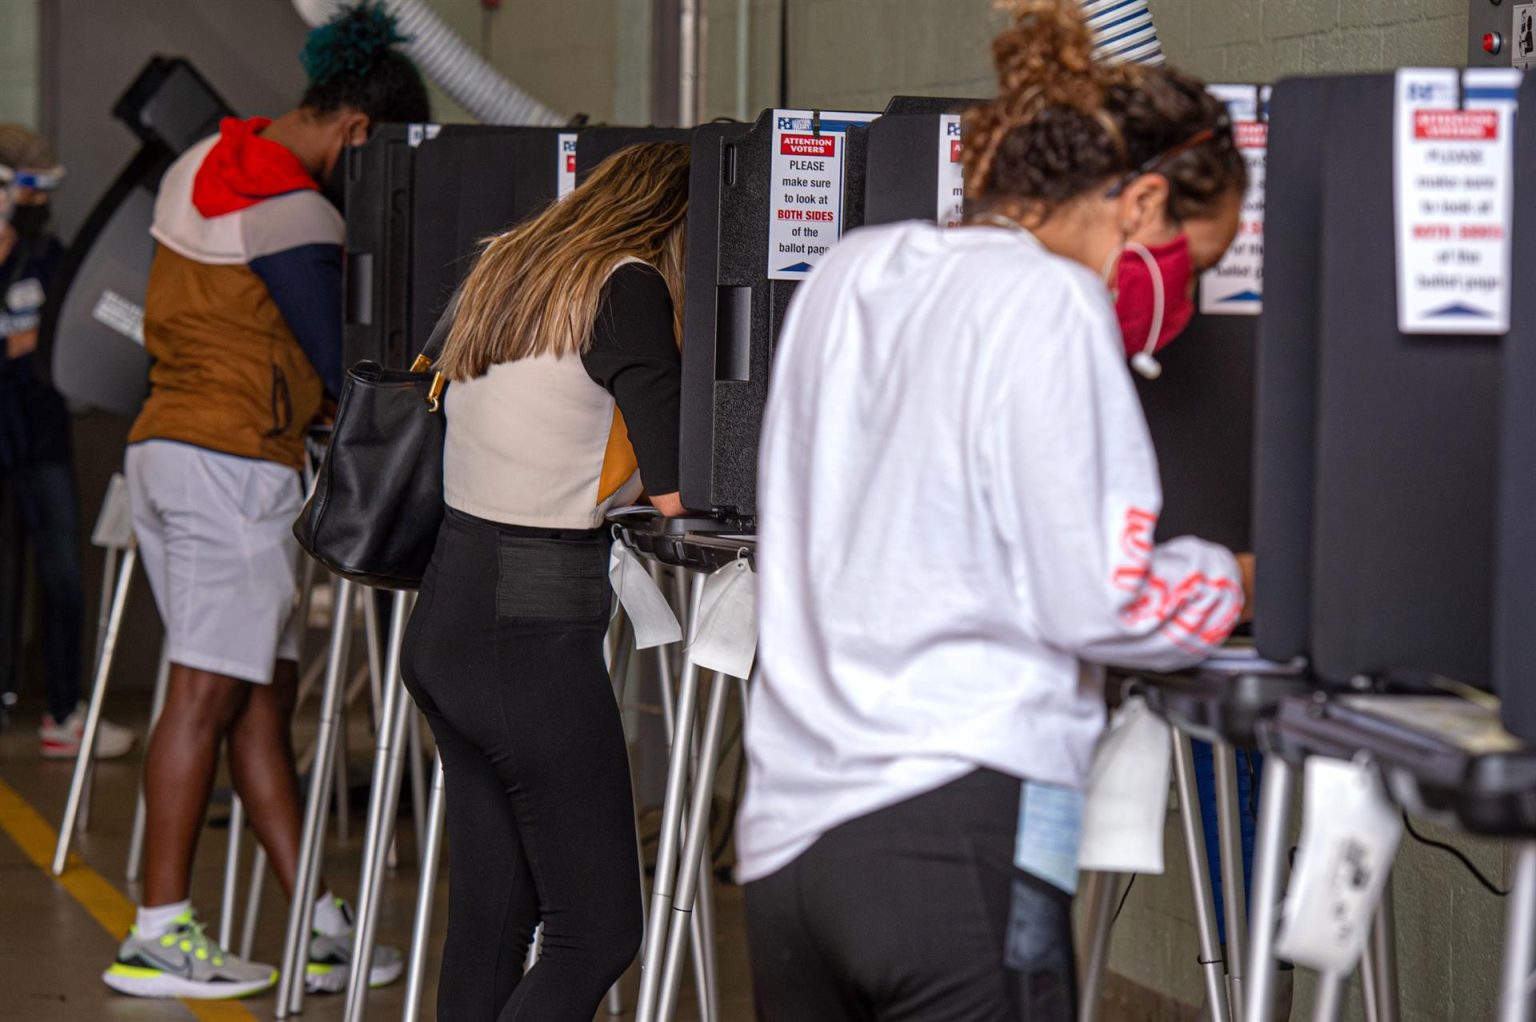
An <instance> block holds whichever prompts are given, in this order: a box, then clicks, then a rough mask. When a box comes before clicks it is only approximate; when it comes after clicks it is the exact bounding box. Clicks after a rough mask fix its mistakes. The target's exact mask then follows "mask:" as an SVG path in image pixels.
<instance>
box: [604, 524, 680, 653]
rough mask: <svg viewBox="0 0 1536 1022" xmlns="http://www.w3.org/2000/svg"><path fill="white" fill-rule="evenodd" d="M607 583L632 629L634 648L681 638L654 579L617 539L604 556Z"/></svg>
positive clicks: (677, 626)
mask: <svg viewBox="0 0 1536 1022" xmlns="http://www.w3.org/2000/svg"><path fill="white" fill-rule="evenodd" d="M608 580H609V581H610V582H611V583H613V592H614V595H616V596H617V597H618V598H619V603H620V604H622V605H623V607H624V613H625V614H628V615H629V623H630V624H631V625H632V626H633V627H634V629H635V648H636V649H651V648H653V647H656V646H665V645H666V644H667V643H669V642H677V641H678V640H679V639H681V638H682V637H683V626H682V625H680V624H678V622H677V615H676V614H674V613H673V612H672V605H671V604H670V603H668V602H667V598H666V597H665V596H663V595H662V594H661V590H660V589H659V588H657V586H656V580H655V579H654V578H652V577H651V573H650V572H649V571H646V570H645V565H643V564H641V563H640V559H639V558H638V557H636V556H635V555H634V554H633V553H632V552H630V549H629V547H627V546H625V545H624V544H623V542H621V541H620V540H617V539H616V540H614V541H613V551H612V553H610V554H609V555H608Z"/></svg>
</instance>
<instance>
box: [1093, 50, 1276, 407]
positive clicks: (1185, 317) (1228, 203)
mask: <svg viewBox="0 0 1536 1022" xmlns="http://www.w3.org/2000/svg"><path fill="white" fill-rule="evenodd" d="M1197 84H1198V83H1195V82H1192V81H1191V80H1189V79H1188V78H1186V77H1185V76H1183V75H1180V74H1179V73H1178V72H1176V71H1171V70H1169V69H1167V68H1159V69H1157V70H1155V71H1149V72H1147V78H1146V81H1145V82H1144V83H1143V85H1142V89H1141V91H1142V92H1143V93H1144V94H1147V95H1149V96H1153V95H1155V96H1156V100H1155V102H1156V103H1157V105H1159V106H1161V107H1163V108H1167V107H1169V106H1180V107H1186V108H1187V110H1186V111H1185V112H1184V114H1183V116H1182V117H1181V118H1180V120H1181V121H1182V123H1183V124H1185V125H1204V126H1203V127H1195V128H1193V129H1192V130H1191V131H1190V134H1189V136H1188V137H1187V138H1185V139H1184V140H1183V141H1181V142H1178V143H1175V144H1174V145H1172V146H1170V147H1169V148H1167V149H1166V150H1164V151H1162V152H1159V153H1157V154H1155V155H1153V156H1152V157H1151V158H1150V159H1148V160H1147V161H1146V163H1144V164H1142V165H1141V166H1139V167H1138V168H1137V169H1136V171H1135V172H1134V173H1133V175H1131V176H1128V177H1127V179H1126V186H1128V185H1129V184H1130V182H1132V181H1136V180H1140V181H1142V182H1143V183H1144V186H1147V185H1151V186H1154V187H1155V188H1156V190H1158V191H1161V192H1162V194H1161V197H1160V198H1161V201H1160V203H1154V204H1153V206H1152V208H1151V209H1150V210H1149V211H1148V214H1147V216H1146V219H1145V221H1144V223H1143V224H1142V226H1141V227H1140V229H1139V230H1137V231H1135V232H1134V233H1133V234H1131V236H1130V238H1129V240H1128V242H1127V244H1126V245H1125V247H1124V249H1123V250H1122V251H1121V253H1120V258H1119V261H1118V264H1117V266H1116V267H1115V268H1114V270H1113V273H1112V276H1111V280H1112V281H1113V283H1114V285H1115V287H1114V291H1115V312H1116V314H1117V316H1118V318H1119V320H1120V333H1121V336H1122V337H1123V339H1124V340H1125V354H1126V357H1127V358H1129V359H1130V360H1131V367H1132V368H1133V369H1135V370H1136V372H1137V373H1139V374H1140V375H1142V376H1144V377H1146V378H1147V379H1149V380H1155V379H1157V378H1158V377H1159V376H1160V375H1162V366H1161V365H1159V364H1158V361H1157V358H1156V353H1157V352H1159V351H1161V350H1162V349H1163V348H1165V347H1167V346H1168V344H1169V343H1171V342H1172V341H1173V340H1174V338H1176V337H1178V336H1179V334H1181V333H1183V332H1184V329H1185V328H1186V327H1188V326H1189V321H1190V320H1191V319H1192V318H1194V314H1195V283H1196V281H1198V280H1199V278H1200V274H1202V273H1204V272H1205V271H1206V270H1209V269H1211V268H1212V267H1213V266H1215V265H1216V264H1217V263H1218V262H1220V261H1221V257H1222V255H1223V254H1224V253H1225V252H1226V251H1227V248H1228V246H1230V245H1231V244H1232V239H1233V238H1234V237H1236V235H1237V230H1238V226H1239V224H1240V223H1241V217H1242V205H1243V189H1244V186H1245V185H1246V183H1247V173H1246V170H1245V167H1244V164H1243V159H1242V155H1241V154H1240V153H1239V152H1238V151H1237V148H1236V146H1235V145H1234V144H1233V140H1232V125H1231V123H1230V121H1229V119H1228V118H1227V115H1226V113H1225V111H1224V110H1223V108H1222V105H1221V103H1220V102H1219V101H1218V100H1216V99H1215V98H1213V97H1212V96H1210V95H1209V94H1208V93H1206V92H1205V91H1204V90H1203V89H1201V90H1200V91H1199V92H1198V93H1196V92H1194V91H1192V90H1193V89H1194V87H1195V86H1197ZM1158 182H1162V183H1163V184H1162V185H1159V184H1158ZM1164 185H1165V186H1166V187H1164ZM1154 198H1157V196H1154Z"/></svg>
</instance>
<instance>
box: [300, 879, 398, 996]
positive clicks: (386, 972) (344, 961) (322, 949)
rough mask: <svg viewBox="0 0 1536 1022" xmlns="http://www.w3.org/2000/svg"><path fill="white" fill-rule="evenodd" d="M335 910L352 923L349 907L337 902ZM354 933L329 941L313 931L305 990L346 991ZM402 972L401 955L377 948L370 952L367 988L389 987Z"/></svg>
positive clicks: (305, 974) (311, 991)
mask: <svg viewBox="0 0 1536 1022" xmlns="http://www.w3.org/2000/svg"><path fill="white" fill-rule="evenodd" d="M336 907H337V908H339V909H341V912H342V915H343V916H345V917H346V920H347V922H348V923H351V922H352V906H351V905H348V904H347V903H346V902H345V901H342V900H341V899H340V898H338V899H336ZM353 935H354V931H353V930H352V928H351V927H350V926H349V927H348V929H347V932H346V933H344V934H341V935H340V936H337V937H329V936H326V935H325V934H323V933H321V932H320V931H319V930H316V931H315V932H314V934H313V936H312V937H311V938H310V942H309V965H308V967H307V968H306V969H305V972H304V987H305V989H306V990H308V991H309V992H310V993H312V994H339V993H341V992H342V991H343V990H345V989H347V980H348V978H349V977H350V976H351V975H352V943H353ZM404 971H405V960H404V958H402V957H401V955H400V952H399V951H398V950H396V949H395V948H392V947H389V946H388V945H384V944H380V945H377V946H376V947H375V948H374V949H373V965H372V967H370V968H369V970H368V986H370V987H374V988H377V987H384V986H389V984H391V983H393V982H394V981H395V980H397V979H399V978H400V974H401V973H402V972H404Z"/></svg>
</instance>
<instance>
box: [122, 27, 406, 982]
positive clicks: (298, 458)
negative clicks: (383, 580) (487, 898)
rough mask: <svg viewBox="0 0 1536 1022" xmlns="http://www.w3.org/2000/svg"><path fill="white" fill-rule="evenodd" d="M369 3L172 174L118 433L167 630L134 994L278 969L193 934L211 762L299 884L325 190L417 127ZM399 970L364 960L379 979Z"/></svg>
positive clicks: (320, 924) (338, 912)
mask: <svg viewBox="0 0 1536 1022" xmlns="http://www.w3.org/2000/svg"><path fill="white" fill-rule="evenodd" d="M401 41H403V40H402V38H401V37H400V36H399V34H398V33H397V31H396V28H395V23H394V21H393V19H392V18H391V17H390V16H389V15H387V14H386V13H385V12H384V11H383V9H382V7H381V6H379V5H374V4H368V3H364V4H360V5H359V6H357V7H354V8H348V9H344V10H343V11H342V13H341V14H339V15H338V16H337V18H336V19H334V20H333V21H332V22H330V23H329V24H327V25H324V26H322V27H320V28H318V29H316V30H315V31H314V32H312V33H311V34H310V38H309V41H308V44H307V45H306V47H305V51H304V64H305V68H306V70H307V71H308V72H309V78H310V86H309V89H308V91H307V92H306V93H305V95H304V99H303V101H302V102H301V104H300V106H299V107H298V109H296V110H293V111H290V112H289V113H287V114H284V115H283V116H282V117H279V118H278V119H277V120H275V121H272V120H267V119H266V118H252V119H251V120H245V121H240V120H233V119H231V120H226V121H224V123H223V124H222V125H221V126H220V130H219V134H218V135H217V136H215V137H213V138H210V139H207V140H205V141H203V142H202V143H200V144H198V145H196V146H194V147H193V148H192V149H191V150H189V151H188V152H187V153H186V154H184V155H183V156H182V157H181V158H180V159H179V160H178V161H177V162H176V163H175V164H174V165H173V166H172V167H171V168H170V170H169V171H167V172H166V175H165V178H164V180H163V181H162V182H161V186H160V194H159V198H158V199H157V201H156V204H155V216H154V226H153V229H152V233H153V234H154V236H155V240H156V241H157V242H158V243H159V244H158V249H157V252H156V255H155V262H154V267H153V269H152V272H151V274H150V281H149V291H148V294H147V296H146V301H145V310H144V338H145V345H146V347H147V349H148V351H149V354H150V356H151V358H153V360H154V364H153V367H152V369H151V370H150V384H151V390H150V396H149V399H148V401H147V402H146V403H145V405H144V409H143V411H142V412H141V413H140V415H139V417H138V421H137V422H135V423H134V426H133V430H132V432H131V433H130V435H129V438H128V440H129V445H130V446H129V448H128V454H127V461H126V474H127V477H128V486H129V493H130V496H131V498H132V503H133V521H134V530H135V533H136V534H137V536H138V541H139V551H140V556H141V558H142V560H143V564H144V568H145V573H146V574H147V575H148V576H149V580H150V587H151V589H153V591H154V594H155V600H156V603H157V605H158V606H159V608H160V614H161V617H162V619H163V620H164V622H165V626H166V643H167V649H168V656H169V659H170V662H171V675H170V684H169V686H168V690H167V693H166V702H165V709H164V711H163V712H162V714H161V716H160V719H159V721H158V723H157V724H156V726H155V730H154V734H153V736H152V737H151V739H150V742H149V749H148V753H147V755H146V757H145V764H144V796H145V806H146V811H147V821H148V822H147V827H146V846H145V876H144V898H143V903H142V905H141V907H140V908H139V911H138V918H137V921H136V925H135V927H134V930H133V932H132V933H130V934H129V936H128V939H127V940H126V941H124V943H123V945H122V948H121V949H120V951H119V953H118V957H117V960H116V962H114V963H113V965H112V967H111V968H110V969H108V970H107V972H106V973H105V974H104V975H103V977H102V978H103V979H104V980H105V982H106V983H107V984H108V985H109V986H111V987H112V988H113V989H115V990H118V991H121V992H123V993H128V994H134V995H138V996H144V997H195V998H222V997H241V996H245V995H247V994H251V993H254V992H256V991H259V990H263V989H265V988H267V987H268V986H271V985H272V984H273V983H274V982H275V981H276V978H277V974H276V972H275V971H274V970H273V969H272V968H271V967H270V966H266V965H258V964H255V963H251V962H244V961H241V960H240V959H237V958H236V957H235V956H233V955H231V954H230V953H229V952H228V951H226V950H225V949H223V948H221V947H219V946H218V945H217V944H216V943H215V942H213V941H212V940H210V939H209V938H208V937H207V936H206V935H205V934H204V933H203V929H202V925H201V923H200V922H199V921H198V918H197V915H196V913H195V912H194V911H193V908H192V903H191V901H190V900H189V897H188V892H189V885H190V879H191V868H192V858H193V854H194V852H195V850H196V846H197V838H198V835H199V833H200V832H201V830H202V826H203V818H204V815H205V814H206V812H207V806H208V798H209V794H210V791H211V789H212V786H213V779H214V774H215V771H216V768H217V765H218V753H219V748H220V746H221V745H222V744H223V743H225V742H226V741H227V743H228V748H229V767H230V776H231V778H232V780H233V782H234V786H235V791H236V792H237V793H238V794H239V795H240V798H241V801H242V802H243V803H244V805H245V808H246V812H247V815H248V817H249V819H250V822H251V826H252V828H253V829H254V830H255V832H256V836H257V838H258V839H259V840H260V841H261V843H262V847H263V848H265V849H266V851H267V856H268V859H269V860H270V862H271V864H272V867H273V869H274V871H275V872H276V874H277V877H278V880H279V882H280V883H281V884H282V886H283V889H284V890H285V891H286V892H287V893H288V894H289V895H290V896H292V894H293V890H294V880H295V875H296V873H297V871H298V858H299V842H300V831H301V826H302V823H301V816H302V810H301V803H300V798H299V788H298V783H297V778H296V775H295V770H294V758H293V743H292V735H291V732H290V725H289V722H290V718H291V717H292V713H293V707H294V702H295V699H296V697H297V691H298V664H297V658H298V629H299V626H300V622H299V621H298V620H297V618H296V615H295V612H294V611H295V603H296V599H295V598H296V593H297V583H298V548H297V545H296V544H295V542H294V540H293V535H292V527H293V522H294V519H295V518H296V517H297V516H298V513H299V510H300V508H301V505H302V500H303V494H302V492H301V487H300V473H301V470H302V468H303V465H304V437H305V432H306V430H307V429H308V428H309V426H310V424H311V423H312V422H313V421H314V420H315V418H316V417H317V416H318V415H319V414H320V411H321V403H322V400H323V398H324V396H325V394H326V393H327V392H329V393H331V394H336V393H337V392H338V391H339V390H340V387H341V379H342V365H341V254H342V252H341V248H342V241H343V238H344V226H345V225H344V221H343V220H342V218H341V215H340V214H339V213H338V212H337V211H336V209H335V208H334V207H333V206H332V204H331V202H330V201H328V199H327V198H326V195H325V194H324V193H323V190H324V188H325V186H326V185H328V184H329V183H331V182H332V181H334V180H336V179H337V175H338V174H339V173H340V170H339V169H338V168H339V165H340V163H341V160H342V155H343V150H344V149H345V148H346V147H347V146H351V145H358V144H360V143H362V142H363V141H365V140H366V139H367V137H368V134H369V132H370V130H371V129H372V128H373V127H374V126H375V125H377V124H379V123H381V122H384V121H424V120H426V119H427V117H428V116H429V111H428V103H427V93H426V88H425V86H424V84H423V82H422V80H421V76H420V75H419V74H418V73H417V71H416V69H415V68H414V67H413V66H412V65H411V63H410V61H409V60H407V59H406V58H405V57H404V56H403V55H402V54H400V53H399V52H398V51H397V50H396V48H395V44H397V43H399V42H401ZM319 889H320V890H321V892H322V894H321V897H320V899H319V901H318V902H317V903H316V907H315V914H314V920H315V922H314V933H313V934H312V936H311V943H310V954H309V966H308V973H307V976H306V981H307V985H308V987H309V989H311V990H316V991H338V990H342V989H345V987H346V983H347V976H348V972H349V970H350V966H351V951H352V921H351V914H350V910H349V909H348V907H347V906H346V905H345V904H344V903H343V902H341V901H340V900H339V899H337V898H335V897H334V896H333V895H331V894H330V893H329V891H328V889H327V888H326V887H325V885H324V884H323V883H322V884H321V885H320V887H319ZM400 972H401V961H400V956H399V954H398V952H395V951H393V950H392V949H388V948H380V949H378V952H377V953H375V956H374V959H373V967H372V970H371V972H370V975H369V981H370V983H372V984H373V985H379V984H381V983H387V982H391V981H392V980H393V979H395V978H396V977H398V976H399V974H400Z"/></svg>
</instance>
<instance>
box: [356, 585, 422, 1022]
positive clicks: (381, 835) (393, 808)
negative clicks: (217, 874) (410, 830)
mask: <svg viewBox="0 0 1536 1022" xmlns="http://www.w3.org/2000/svg"><path fill="white" fill-rule="evenodd" d="M369 597H370V602H372V600H371V597H372V594H371V593H370V594H369ZM413 600H414V595H413V594H412V593H409V592H405V591H403V590H402V591H400V592H397V593H395V594H394V601H393V606H392V608H391V614H390V619H389V652H388V655H387V656H386V658H385V661H384V675H383V682H384V704H383V706H382V708H381V713H380V716H379V733H378V738H377V743H376V745H375V747H374V757H373V795H372V797H371V798H370V799H369V801H368V829H367V831H366V832H365V833H364V835H363V869H362V875H361V876H360V877H359V879H358V893H357V914H356V918H355V920H354V922H353V943H352V971H351V973H350V974H349V975H348V977H347V1002H346V1007H345V1010H344V1012H343V1015H342V1018H343V1019H345V1020H346V1022H358V1020H360V1019H361V1018H362V1017H363V1012H364V1002H365V1001H366V1000H367V997H368V974H369V972H370V971H371V969H372V967H373V949H374V945H375V943H376V942H377V941H378V929H379V901H380V896H381V894H382V892H383V889H384V870H385V859H386V858H387V857H388V853H389V844H390V840H391V838H392V837H393V835H394V829H395V828H394V822H395V813H396V812H397V811H398V809H399V807H400V784H401V778H402V776H403V775H404V773H405V760H404V758H403V757H404V753H405V750H406V723H407V721H408V720H409V719H410V716H411V714H412V713H413V712H414V711H415V709H416V708H415V706H413V705H412V704H411V700H410V697H409V696H408V695H406V692H405V684H404V682H402V681H401V680H400V651H401V647H402V646H403V645H404V644H405V623H406V619H407V618H408V617H409V616H410V613H411V604H412V602H413Z"/></svg>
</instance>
